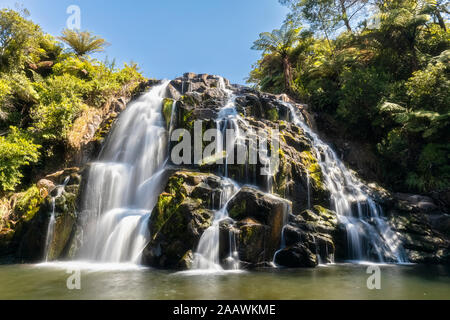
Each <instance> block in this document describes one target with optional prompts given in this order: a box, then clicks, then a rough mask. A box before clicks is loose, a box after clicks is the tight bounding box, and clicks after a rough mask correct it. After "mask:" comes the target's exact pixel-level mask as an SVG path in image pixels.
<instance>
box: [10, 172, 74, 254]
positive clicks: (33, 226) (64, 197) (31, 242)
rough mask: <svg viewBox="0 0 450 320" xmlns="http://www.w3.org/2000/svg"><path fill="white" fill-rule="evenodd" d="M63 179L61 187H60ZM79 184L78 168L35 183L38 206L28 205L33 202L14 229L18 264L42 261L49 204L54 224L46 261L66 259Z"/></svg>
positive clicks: (49, 214)
mask: <svg viewBox="0 0 450 320" xmlns="http://www.w3.org/2000/svg"><path fill="white" fill-rule="evenodd" d="M66 179H67V180H66ZM64 180H66V185H65V186H63V185H62V184H63V183H64ZM44 181H45V183H44ZM80 183H81V175H80V174H79V169H78V168H71V169H66V170H62V171H59V172H57V173H55V174H52V175H49V176H47V177H46V178H45V179H43V180H40V181H39V182H38V184H37V186H39V187H40V188H38V189H37V190H39V191H38V194H39V195H44V196H45V197H42V201H41V202H39V203H36V202H28V203H29V204H28V206H30V205H33V203H34V205H35V209H33V211H31V212H30V214H28V215H27V216H23V217H22V218H21V219H20V220H19V221H18V223H17V224H16V227H15V233H14V238H13V241H12V246H13V248H14V251H15V252H16V257H17V259H18V260H19V261H21V262H38V261H42V260H43V259H44V254H45V249H46V238H47V231H48V225H49V221H50V216H51V214H52V212H53V201H54V204H55V205H54V209H55V210H54V212H55V225H54V233H53V237H52V238H51V239H49V240H50V245H49V248H48V259H49V260H56V259H61V258H64V257H66V256H67V251H68V247H69V246H70V243H71V241H72V238H73V234H74V232H75V229H76V219H77V213H76V212H77V199H78V195H79V186H80ZM36 188H37V187H36ZM47 188H48V189H47ZM58 189H60V190H58Z"/></svg>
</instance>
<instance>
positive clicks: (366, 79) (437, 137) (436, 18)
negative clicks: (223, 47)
mask: <svg viewBox="0 0 450 320" xmlns="http://www.w3.org/2000/svg"><path fill="white" fill-rule="evenodd" d="M280 2H281V3H283V4H285V5H287V6H289V7H290V8H291V13H290V14H289V15H288V18H287V20H288V21H296V22H297V23H300V24H305V25H308V26H309V27H310V31H311V32H310V33H309V35H308V36H304V37H303V38H302V40H301V41H298V42H296V43H295V44H293V45H291V48H287V49H285V51H286V52H287V53H288V60H289V61H290V63H291V65H292V67H293V68H292V76H293V80H292V82H291V83H290V88H288V89H286V88H284V87H283V85H282V81H280V79H282V77H283V68H282V65H281V64H280V61H279V58H278V54H276V53H273V52H267V53H266V54H264V55H263V57H262V59H260V60H259V61H258V62H257V63H256V64H255V65H254V67H253V70H252V71H251V73H250V77H249V81H250V82H253V83H256V85H257V86H258V87H259V88H261V89H263V90H265V91H269V92H275V93H281V92H286V93H290V94H292V95H293V96H294V97H297V98H299V99H301V100H303V101H305V102H308V103H309V104H310V105H311V107H312V109H313V111H315V112H319V113H326V114H328V115H329V116H331V118H334V121H336V123H339V124H340V127H341V128H342V129H343V130H341V132H342V134H345V135H346V136H347V137H348V136H350V137H353V138H354V139H360V140H364V141H365V142H369V143H370V144H371V145H372V147H373V150H374V152H376V153H377V154H378V157H379V161H380V164H381V165H382V166H383V167H384V172H385V174H384V176H383V177H381V179H382V180H383V182H384V183H386V184H389V185H390V186H391V187H394V188H398V189H402V190H406V191H413V192H429V191H432V190H446V189H448V188H450V179H449V176H450V165H449V156H448V155H449V148H450V144H449V143H448V141H450V78H449V62H450V50H449V49H450V32H449V31H448V27H447V24H446V18H447V17H448V10H447V9H446V6H445V4H444V3H443V2H441V1H432V0H380V1H375V2H372V3H369V2H366V1H348V2H347V1H334V0H320V1H310V0H281V1H280ZM340 4H344V6H345V8H344V9H345V10H341V11H339V10H335V9H336V8H339V5H340ZM352 4H354V5H355V7H353V8H350V7H348V5H352ZM359 5H360V6H361V9H360V11H359V10H358V9H357V7H358V6H359ZM341 9H342V7H341ZM352 10H358V11H357V13H355V15H349V12H352ZM362 12H365V13H368V14H367V15H366V16H362V15H360V13H362ZM345 16H347V18H349V19H348V21H347V22H348V23H349V26H347V27H345V26H346V23H347V22H346V21H345ZM343 27H345V28H344V29H343ZM317 30H319V32H317ZM313 32H314V33H313Z"/></svg>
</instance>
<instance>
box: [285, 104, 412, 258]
mask: <svg viewBox="0 0 450 320" xmlns="http://www.w3.org/2000/svg"><path fill="white" fill-rule="evenodd" d="M284 104H285V105H286V106H287V107H288V108H289V109H290V111H291V115H292V118H293V119H292V122H293V123H294V124H296V125H297V126H299V127H300V128H302V129H303V131H304V132H305V134H306V135H307V136H308V137H309V139H310V140H311V143H312V145H313V148H314V151H315V153H316V157H317V159H318V162H319V165H320V167H321V170H322V173H323V177H324V180H325V184H326V186H327V189H328V190H329V191H330V193H331V201H332V205H333V206H334V210H335V211H336V213H337V215H338V217H339V220H340V222H341V223H343V224H344V225H345V227H346V230H347V238H348V246H349V258H350V259H351V260H356V261H363V260H373V257H374V256H377V259H378V262H384V261H385V260H386V258H387V259H388V260H391V261H396V262H397V263H403V262H406V261H407V259H406V258H405V254H404V251H403V248H402V246H401V243H400V240H399V239H398V238H397V236H396V234H395V233H394V232H393V231H392V230H391V229H390V228H389V226H388V225H387V223H386V221H385V220H384V219H383V217H382V209H381V207H380V206H379V205H377V204H376V203H375V201H374V200H373V199H371V198H370V196H369V195H368V194H367V193H366V192H364V190H363V187H364V185H363V183H362V182H361V181H360V180H359V179H358V178H356V177H355V175H354V174H352V173H351V172H350V170H348V169H347V168H346V167H345V165H344V164H343V163H342V161H341V160H340V159H339V158H338V156H337V155H336V153H335V152H334V151H333V150H332V149H331V147H330V146H328V145H327V144H325V143H324V142H323V141H322V140H321V139H320V138H319V137H318V135H317V134H316V133H314V132H313V131H312V130H311V128H310V127H309V126H308V125H307V124H306V123H305V121H304V120H303V119H302V118H301V117H302V116H301V115H299V114H298V112H297V111H296V110H295V108H294V106H293V105H291V104H289V103H284ZM355 207H356V208H355ZM355 209H356V210H355Z"/></svg>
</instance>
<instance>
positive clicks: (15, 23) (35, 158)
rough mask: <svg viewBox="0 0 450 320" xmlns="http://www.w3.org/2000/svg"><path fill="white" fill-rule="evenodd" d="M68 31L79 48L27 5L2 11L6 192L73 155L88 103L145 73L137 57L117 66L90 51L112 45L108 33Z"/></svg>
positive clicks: (1, 155) (123, 90)
mask: <svg viewBox="0 0 450 320" xmlns="http://www.w3.org/2000/svg"><path fill="white" fill-rule="evenodd" d="M62 38H64V41H66V42H67V43H68V44H69V45H71V46H72V48H73V51H74V52H75V53H71V52H65V51H64V50H63V47H62V44H61V43H59V42H58V41H57V40H56V39H55V38H54V37H52V36H51V35H49V34H46V33H44V32H43V31H42V30H41V28H40V27H39V26H38V25H36V24H34V23H33V22H32V21H30V20H28V19H27V12H25V11H24V12H16V11H13V10H9V9H2V10H1V11H0V194H1V193H3V192H6V191H13V190H14V189H16V188H17V187H18V186H19V185H20V184H21V183H22V182H28V181H30V180H31V178H32V175H34V174H36V172H39V170H44V169H45V166H46V165H51V164H52V163H54V162H58V163H59V162H60V161H61V158H63V159H64V158H65V153H66V152H69V151H70V148H71V145H70V143H69V141H68V136H69V133H70V131H71V130H72V127H73V123H74V122H75V121H76V120H77V119H78V118H79V117H80V116H81V115H82V113H83V110H86V109H87V108H91V109H92V108H102V107H103V106H104V105H105V104H106V103H107V102H108V101H110V100H111V99H112V97H114V96H118V95H120V96H129V95H131V94H132V93H133V92H134V90H135V89H136V88H137V86H138V85H139V84H140V83H141V82H142V81H143V80H145V79H144V77H143V76H142V75H141V73H140V72H139V69H138V67H137V65H136V64H133V63H132V64H125V65H124V67H123V68H116V67H115V65H114V64H109V63H106V62H105V63H104V62H100V61H98V60H95V59H92V58H90V57H89V56H87V55H88V54H89V53H94V52H98V51H100V50H102V49H103V48H104V47H105V45H106V42H105V41H104V40H103V39H101V38H99V37H97V36H94V35H92V34H91V33H89V32H78V33H77V32H71V31H68V30H66V31H64V33H63V36H62ZM39 146H42V147H39Z"/></svg>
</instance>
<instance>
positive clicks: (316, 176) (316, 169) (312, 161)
mask: <svg viewBox="0 0 450 320" xmlns="http://www.w3.org/2000/svg"><path fill="white" fill-rule="evenodd" d="M300 156H301V158H302V164H303V165H304V166H305V168H306V170H308V174H309V176H310V178H311V179H312V181H313V183H314V185H315V187H317V188H319V189H323V188H324V185H323V176H322V169H321V168H320V165H319V163H318V162H317V159H316V158H315V157H314V155H313V154H312V153H311V152H310V151H303V152H302V153H301V154H300Z"/></svg>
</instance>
